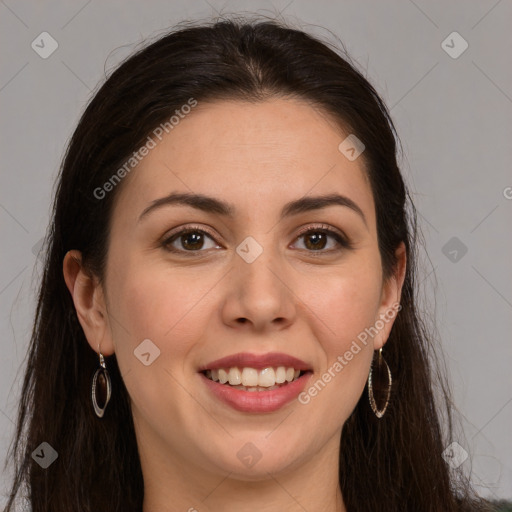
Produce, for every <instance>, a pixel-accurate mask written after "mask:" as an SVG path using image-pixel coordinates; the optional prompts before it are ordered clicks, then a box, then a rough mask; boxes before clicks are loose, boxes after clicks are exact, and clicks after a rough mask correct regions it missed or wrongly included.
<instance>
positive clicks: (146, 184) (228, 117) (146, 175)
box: [119, 99, 373, 219]
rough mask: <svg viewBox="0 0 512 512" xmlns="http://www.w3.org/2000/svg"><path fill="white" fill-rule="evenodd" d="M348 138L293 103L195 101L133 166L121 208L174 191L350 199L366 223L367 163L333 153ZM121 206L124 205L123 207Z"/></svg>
mask: <svg viewBox="0 0 512 512" xmlns="http://www.w3.org/2000/svg"><path fill="white" fill-rule="evenodd" d="M347 135H348V134H347V133H344V132H343V131H342V130H341V128H340V126H338V125H337V124H336V123H335V122H334V121H333V120H332V119H331V118H329V117H328V116H326V115H325V114H323V113H322V112H320V111H318V110H316V109H314V108H313V107H312V106H311V105H309V104H308V103H306V102H304V101H300V100H296V99H272V100H266V101H264V102H258V103H249V102H242V101H218V102H211V103H199V104H198V105H197V106H196V107H195V108H194V109H193V110H192V111H191V113H190V114H188V115H186V116H184V117H183V118H182V119H181V120H180V121H179V123H178V124H177V125H175V126H174V127H173V128H172V129H171V130H170V131H169V133H167V134H166V133H165V132H164V135H163V137H162V140H161V141H160V140H158V139H155V141H156V146H155V147H154V149H151V150H150V151H149V153H148V154H147V156H145V157H144V158H143V159H142V161H141V162H140V163H139V164H138V165H137V167H136V168H134V170H133V171H132V172H131V173H130V175H129V176H128V177H127V178H126V182H125V183H123V189H125V190H124V191H123V192H122V194H121V196H123V197H122V199H121V203H123V204H124V207H125V208H129V209H131V210H138V213H140V211H142V210H143V209H144V207H145V206H147V203H149V202H151V201H153V200H155V199H157V198H159V197H162V196H164V195H167V194H169V193H171V192H173V191H181V192H192V193H202V194H207V195H211V196H216V197H222V198H224V199H225V200H226V201H228V202H230V203H233V204H242V203H243V204H245V205H252V207H253V208H254V207H255V206H256V204H260V203H261V202H265V204H266V205H267V206H270V205H271V204H274V203H276V205H277V206H279V207H280V206H281V204H284V203H285V202H287V201H289V200H293V199H297V198H298V197H302V196H304V195H307V194H312V195H317V194H318V195H319V194H330V193H334V192H338V193H342V194H344V195H347V196H349V197H350V198H351V199H353V200H354V201H355V202H357V203H358V204H359V205H360V206H361V208H362V209H365V210H367V211H366V212H365V213H366V214H367V216H368V217H369V219H371V217H372V210H373V200H372V195H371V189H370V185H369V182H368V180H367V177H366V172H365V170H364V161H363V159H362V158H358V159H356V160H354V161H350V160H348V159H347V158H346V157H345V156H344V155H343V154H342V153H341V152H340V150H339V149H338V146H339V145H340V143H341V142H342V141H343V140H344V139H345V138H346V136H347ZM119 206H120V207H123V206H122V205H121V204H120V205H119Z"/></svg>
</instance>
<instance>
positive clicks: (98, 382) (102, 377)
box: [91, 348, 112, 418]
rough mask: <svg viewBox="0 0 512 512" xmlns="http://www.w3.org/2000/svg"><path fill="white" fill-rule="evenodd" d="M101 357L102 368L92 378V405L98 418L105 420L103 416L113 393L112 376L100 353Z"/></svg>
mask: <svg viewBox="0 0 512 512" xmlns="http://www.w3.org/2000/svg"><path fill="white" fill-rule="evenodd" d="M98 352H99V356H100V367H99V368H98V369H97V370H96V372H95V373H94V377H93V378H92V393H91V397H92V405H93V407H94V412H95V413H96V416H98V418H103V414H104V413H105V409H106V408H107V404H108V402H109V400H110V394H111V391H112V386H111V382H110V375H109V374H108V371H107V367H106V366H105V359H104V358H103V354H102V353H101V352H100V351H99V348H98ZM98 389H99V391H100V393H101V395H100V400H99V404H98V396H97V395H98Z"/></svg>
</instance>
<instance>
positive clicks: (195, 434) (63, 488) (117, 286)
mask: <svg viewBox="0 0 512 512" xmlns="http://www.w3.org/2000/svg"><path fill="white" fill-rule="evenodd" d="M395 136H396V134H395V129H394V126H393V123H392V121H391V119H390V118H389V115H388V112H387V110H386V107H385V105H384V104H383V102H382V101H381V99H380V98H379V97H378V95H377V94H376V92H375V90H374V89H373V87H372V86H371V85H370V84H369V83H368V82H367V81H366V80H365V78H364V77H363V76H362V75H361V74H360V73H359V72H358V71H357V70H356V69H355V68H354V66H352V65H351V64H350V63H349V61H348V58H342V57H341V56H340V55H338V54H337V53H335V52H334V51H333V50H331V49H329V48H328V47H327V46H326V45H325V44H323V43H322V42H320V41H319V40H317V39H315V38H313V37H312V36H310V35H307V34H306V33H304V32H302V31H299V30H295V29H292V28H289V27H286V26H284V25H281V24H279V23H277V22H262V23H256V22H251V23H249V22H247V23H245V22H244V21H241V22H240V21H236V20H228V21H223V22H219V23H215V24H212V25H200V26H195V27H194V26H191V27H187V28H182V29H180V30H175V31H173V32H171V33H169V34H167V35H165V36H164V37H162V38H160V39H159V40H157V41H156V42H154V43H152V44H151V45H149V46H147V47H146V48H144V49H142V50H140V51H139V52H138V53H137V54H135V55H133V56H132V57H130V58H129V59H127V60H126V61H125V62H124V63H123V64H122V65H121V66H119V68H118V69H117V70H116V71H115V72H114V73H112V75H111V76H110V77H109V78H108V80H107V81H106V83H105V84H104V85H103V86H102V87H101V88H100V89H99V91H98V92H97V93H96V94H95V96H94V98H93V99H92V101H91V102H90V104H89V106H88V107H87V109H86V111H85V113H84V114H83V116H82V118H81V120H80V122H79V125H78V127H77V129H76V131H75V133H74V135H73V137H72V140H71V142H70V144H69V147H68V150H67V153H66V156H65V159H64V162H63V166H62V171H61V175H60V177H59V182H58V188H57V191H56V198H55V207H54V217H53V223H52V226H51V231H50V233H49V238H48V243H49V246H48V253H47V260H46V266H45V273H44V277H43V282H42V286H41V290H40V296H39V302H38V307H37V313H36V319H35V325H34V330H33V335H32V343H31V347H30V355H29V361H28V366H27V373H26V377H25V381H24V386H23V393H22V400H21V404H20V412H19V418H18V431H17V437H16V445H15V447H16V451H15V454H14V455H15V456H16V457H17V460H18V465H17V473H16V479H15V482H14V484H13V489H12V497H11V501H10V502H9V504H8V506H7V509H6V510H7V511H10V510H12V503H13V499H14V496H15V494H16V493H17V492H18V490H19V488H20V486H22V485H24V484H26V485H27V486H28V490H29V500H30V502H31V505H32V510H33V511H34V512H38V511H50V510H51V511H52V512H58V511H69V510H77V511H93V510H94V511H122V512H128V511H140V510H143V511H144V512H150V511H158V512H165V511H178V510H180V511H181V510H183V511H186V510H189V511H193V510H199V511H221V510H222V511H223V512H229V511H234V510H237V511H244V510H276V511H277V510H279V511H284V510H286V511H288V510H289V511H292V510H293V511H294V510H308V511H311V512H312V511H315V510H332V511H336V512H338V511H350V512H352V511H366V510H368V511H370V510H371V511H375V510H379V511H397V510H401V511H416V512H418V511H427V510H428V511H440V510H443V511H462V510H489V508H488V507H487V505H486V504H484V503H483V502H482V501H480V500H478V499H477V498H476V497H474V496H473V494H472V492H471V490H470V488H469V485H468V484H466V483H465V482H464V480H463V478H462V476H461V475H456V474H452V473H451V472H450V468H449V465H448V464H447V462H446V461H445V456H446V448H447V446H448V445H449V444H450V442H451V441H452V438H451V436H450V432H449V428H448V427H450V426H451V420H450V411H449V410H448V411H446V416H445V418H447V419H448V422H447V428H448V435H447V436H443V435H442V430H441V428H442V427H441V423H440V417H441V411H440V410H439V409H438V405H436V404H435V403H434V396H433V384H434V383H433V381H432V380H431V379H432V377H431V373H432V372H431V368H430V363H429V357H430V356H429V354H430V351H431V346H430V341H429V337H428V334H427V332H426V329H425V328H424V326H423V323H422V321H421V319H420V318H419V316H418V312H417V308H416V302H415V276H416V266H415V265H416V260H415V254H416V227H415V213H414V206H413V205H412V203H411V202H410V198H409V196H408V194H407V190H406V187H405V185H404V182H403V180H402V176H401V174H400V170H399V168H398V165H397V155H396V140H395ZM442 389H444V387H443V388H442ZM444 398H445V401H447V400H448V397H447V395H446V393H445V394H444ZM24 432H26V442H25V439H24V437H23V435H24ZM22 441H23V443H22ZM443 454H444V456H443Z"/></svg>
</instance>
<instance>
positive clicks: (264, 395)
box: [199, 372, 313, 413]
mask: <svg viewBox="0 0 512 512" xmlns="http://www.w3.org/2000/svg"><path fill="white" fill-rule="evenodd" d="M199 375H200V376H201V378H202V379H203V381H204V383H205V384H206V386H208V388H209V389H210V390H211V392H212V393H213V394H214V395H215V396H216V397H217V398H218V399H220V400H221V401H223V402H224V403H226V404H228V405H230V406H231V407H233V409H236V410H238V411H242V412H256V413H258V412H273V411H277V410H278V409H280V408H281V407H283V406H284V405H286V404H287V403H289V402H291V401H292V400H293V399H295V398H297V396H298V395H299V394H300V392H301V391H302V390H303V389H304V387H305V386H306V383H307V382H308V380H309V378H310V377H311V375H313V374H312V373H311V372H307V373H305V374H304V375H302V376H301V377H299V378H298V379H297V380H294V381H293V382H289V383H288V384H285V385H284V386H281V387H280V388H279V389H273V390H271V391H244V390H243V389H235V388H233V387H231V386H229V385H227V384H221V383H220V382H215V381H213V380H211V379H209V378H208V377H206V376H205V375H204V374H203V373H200V374H199Z"/></svg>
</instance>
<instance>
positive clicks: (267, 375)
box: [258, 367, 276, 388]
mask: <svg viewBox="0 0 512 512" xmlns="http://www.w3.org/2000/svg"><path fill="white" fill-rule="evenodd" d="M275 383H276V373H275V372H274V368H272V367H270V368H263V370H261V372H260V373H259V375H258V385H259V386H261V387H263V388H269V387H270V386H274V385H275Z"/></svg>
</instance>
